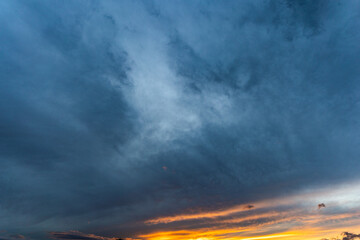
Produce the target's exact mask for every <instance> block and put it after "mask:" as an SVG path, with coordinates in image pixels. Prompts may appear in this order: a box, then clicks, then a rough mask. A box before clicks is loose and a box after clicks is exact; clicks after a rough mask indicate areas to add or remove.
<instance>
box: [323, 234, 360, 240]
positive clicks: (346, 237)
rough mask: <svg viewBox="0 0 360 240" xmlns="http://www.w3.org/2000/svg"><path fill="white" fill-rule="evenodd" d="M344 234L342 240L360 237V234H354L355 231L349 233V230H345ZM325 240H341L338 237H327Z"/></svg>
mask: <svg viewBox="0 0 360 240" xmlns="http://www.w3.org/2000/svg"><path fill="white" fill-rule="evenodd" d="M341 235H342V238H341V239H342V240H352V239H359V238H360V234H354V233H349V232H343V233H341ZM323 240H340V239H338V238H331V239H327V238H324V239H323Z"/></svg>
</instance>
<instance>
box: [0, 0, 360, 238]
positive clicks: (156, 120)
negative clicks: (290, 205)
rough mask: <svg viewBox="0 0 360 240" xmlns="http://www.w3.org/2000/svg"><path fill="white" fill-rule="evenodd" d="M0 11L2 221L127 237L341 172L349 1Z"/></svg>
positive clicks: (20, 6)
mask: <svg viewBox="0 0 360 240" xmlns="http://www.w3.org/2000/svg"><path fill="white" fill-rule="evenodd" d="M0 5H1V7H0V9H1V11H0V28H1V29H2V34H1V37H0V45H1V46H2V47H1V48H2V50H1V52H2V54H1V56H0V77H1V79H3V81H0V111H1V113H2V114H0V131H1V134H0V140H1V141H0V143H1V144H0V159H1V160H0V186H1V192H2V193H3V194H1V196H0V202H1V203H2V204H1V206H0V225H1V226H2V228H4V229H9V230H14V232H16V231H15V230H17V229H16V228H17V226H24V227H23V229H22V230H24V234H25V233H26V236H27V233H29V234H33V235H37V234H38V233H39V232H43V231H44V230H47V231H51V230H53V229H56V230H57V231H65V230H66V229H69V228H72V229H79V230H80V231H83V232H87V231H89V230H91V231H92V232H94V233H103V232H107V233H109V235H117V234H118V233H123V232H125V231H126V233H127V236H137V235H138V234H139V233H140V232H143V231H145V232H146V231H148V230H149V229H153V230H156V229H157V226H156V224H149V225H146V224H143V223H144V222H145V221H147V220H149V219H152V220H154V219H158V220H159V219H162V220H163V221H169V220H171V221H170V222H171V224H177V223H178V222H179V221H172V220H174V219H167V218H168V216H170V217H171V216H180V218H181V217H185V218H189V219H188V220H189V221H193V220H194V219H196V216H198V217H199V216H200V217H201V216H204V214H203V213H214V212H215V213H221V214H222V213H224V210H226V209H233V208H236V207H237V206H239V208H242V210H241V211H247V210H248V209H244V208H243V206H244V205H247V204H248V203H254V206H256V208H254V209H252V210H251V211H256V210H257V209H258V208H261V205H258V204H255V203H258V202H266V200H268V199H272V198H274V197H279V196H280V197H281V196H284V195H289V194H292V193H296V192H299V191H301V190H303V189H311V188H315V187H318V186H320V187H321V186H324V187H326V186H328V185H332V184H334V183H335V182H348V181H350V180H352V179H353V178H354V176H356V169H357V168H358V167H359V161H358V156H359V153H360V152H359V148H358V147H357V146H358V145H359V142H360V138H359V134H358V132H359V130H360V126H359V123H358V122H357V121H355V120H354V119H358V117H359V116H360V109H359V96H358V90H359V81H358V78H359V77H358V76H360V69H359V67H358V62H359V56H360V54H359V53H360V48H359V45H358V44H357V43H358V42H359V41H360V35H359V32H358V31H355V30H354V29H358V27H359V26H358V25H359V21H358V20H359V19H358V18H359V16H358V9H359V4H358V3H357V2H356V1H343V2H329V1H316V2H314V1H286V0H284V1H270V0H269V1H268V0H259V1H257V2H256V3H254V2H253V1H241V2H236V1H229V2H226V3H218V2H216V1H210V2H208V1H196V2H192V1H191V2H190V1H188V2H184V1H174V2H171V3H167V2H164V1H156V0H155V1H121V2H116V1H105V2H103V1H88V2H65V1H56V2H55V3H51V4H50V3H47V2H41V1H36V0H33V1H26V2H21V1H3V2H1V3H0ZM334 173H336V174H334ZM314 184H315V185H314ZM321 201H322V200H321V199H319V200H318V199H316V201H315V202H314V203H312V204H313V205H312V206H315V207H316V204H317V203H319V202H321ZM329 201H330V200H329ZM330 202H331V201H330ZM327 206H328V202H327ZM328 209H330V207H329V208H327V209H326V210H328ZM235 210H236V212H237V208H236V209H235ZM324 210H325V209H324ZM241 211H239V212H241ZM329 211H330V210H329ZM225 212H226V211H225ZM195 213H196V214H195ZM198 213H200V214H198ZM194 216H195V218H194ZM206 216H207V215H206V214H205V218H201V219H206ZM221 216H222V217H224V216H227V215H226V214H225V215H221ZM190 218H191V219H190ZM199 219H200V218H199ZM214 219H215V218H214ZM175 220H176V219H175ZM170 222H169V223H170ZM139 223H140V224H139ZM144 225H145V226H144ZM39 238H40V237H39ZM39 238H36V239H39Z"/></svg>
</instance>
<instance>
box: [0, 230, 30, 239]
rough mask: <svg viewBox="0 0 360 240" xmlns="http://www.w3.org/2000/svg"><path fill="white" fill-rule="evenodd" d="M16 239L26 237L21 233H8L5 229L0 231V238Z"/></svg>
mask: <svg viewBox="0 0 360 240" xmlns="http://www.w3.org/2000/svg"><path fill="white" fill-rule="evenodd" d="M17 239H28V238H26V237H25V236H24V235H21V234H10V233H7V232H6V231H0V240H17Z"/></svg>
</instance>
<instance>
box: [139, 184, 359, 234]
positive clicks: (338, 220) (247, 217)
mask: <svg viewBox="0 0 360 240" xmlns="http://www.w3.org/2000/svg"><path fill="white" fill-rule="evenodd" d="M334 189H335V190H334ZM336 189H341V190H336ZM359 200H360V184H358V183H355V184H352V185H351V186H349V187H348V188H347V187H346V186H341V188H334V187H333V188H332V189H314V190H312V191H307V192H302V193H298V194H294V195H290V196H288V197H283V198H278V199H269V200H265V201H261V202H255V203H251V205H252V204H253V206H254V208H253V207H252V208H247V207H246V206H248V205H250V203H249V204H241V205H237V206H232V207H228V208H224V209H220V210H215V211H205V212H204V211H203V212H196V213H189V214H179V215H175V216H164V217H159V218H154V219H149V220H147V221H146V222H145V224H147V225H148V226H150V227H152V228H153V229H154V230H153V232H150V233H148V234H142V235H140V236H138V237H139V238H141V239H145V240H180V239H181V240H218V239H223V240H257V239H259V240H260V239H286V240H300V239H301V240H315V239H317V240H320V239H322V238H324V237H327V238H331V237H336V236H337V235H339V234H340V233H341V232H344V231H352V232H360V210H359V207H360V201H359ZM322 201H326V207H323V208H321V209H319V208H318V204H319V202H322ZM158 227H159V229H161V231H156V228H158ZM164 229H165V230H164ZM179 229H181V230H179Z"/></svg>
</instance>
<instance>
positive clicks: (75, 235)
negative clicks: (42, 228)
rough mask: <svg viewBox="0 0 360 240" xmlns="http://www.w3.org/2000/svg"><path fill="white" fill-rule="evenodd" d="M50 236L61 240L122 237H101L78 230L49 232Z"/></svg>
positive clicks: (99, 239)
mask: <svg viewBox="0 0 360 240" xmlns="http://www.w3.org/2000/svg"><path fill="white" fill-rule="evenodd" d="M50 237H51V238H52V239H59V240H60V239H61V240H63V239H64V240H65V239H67V240H80V239H81V240H123V239H122V238H113V237H102V236H97V235H94V234H86V233H82V232H79V231H69V232H50Z"/></svg>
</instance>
